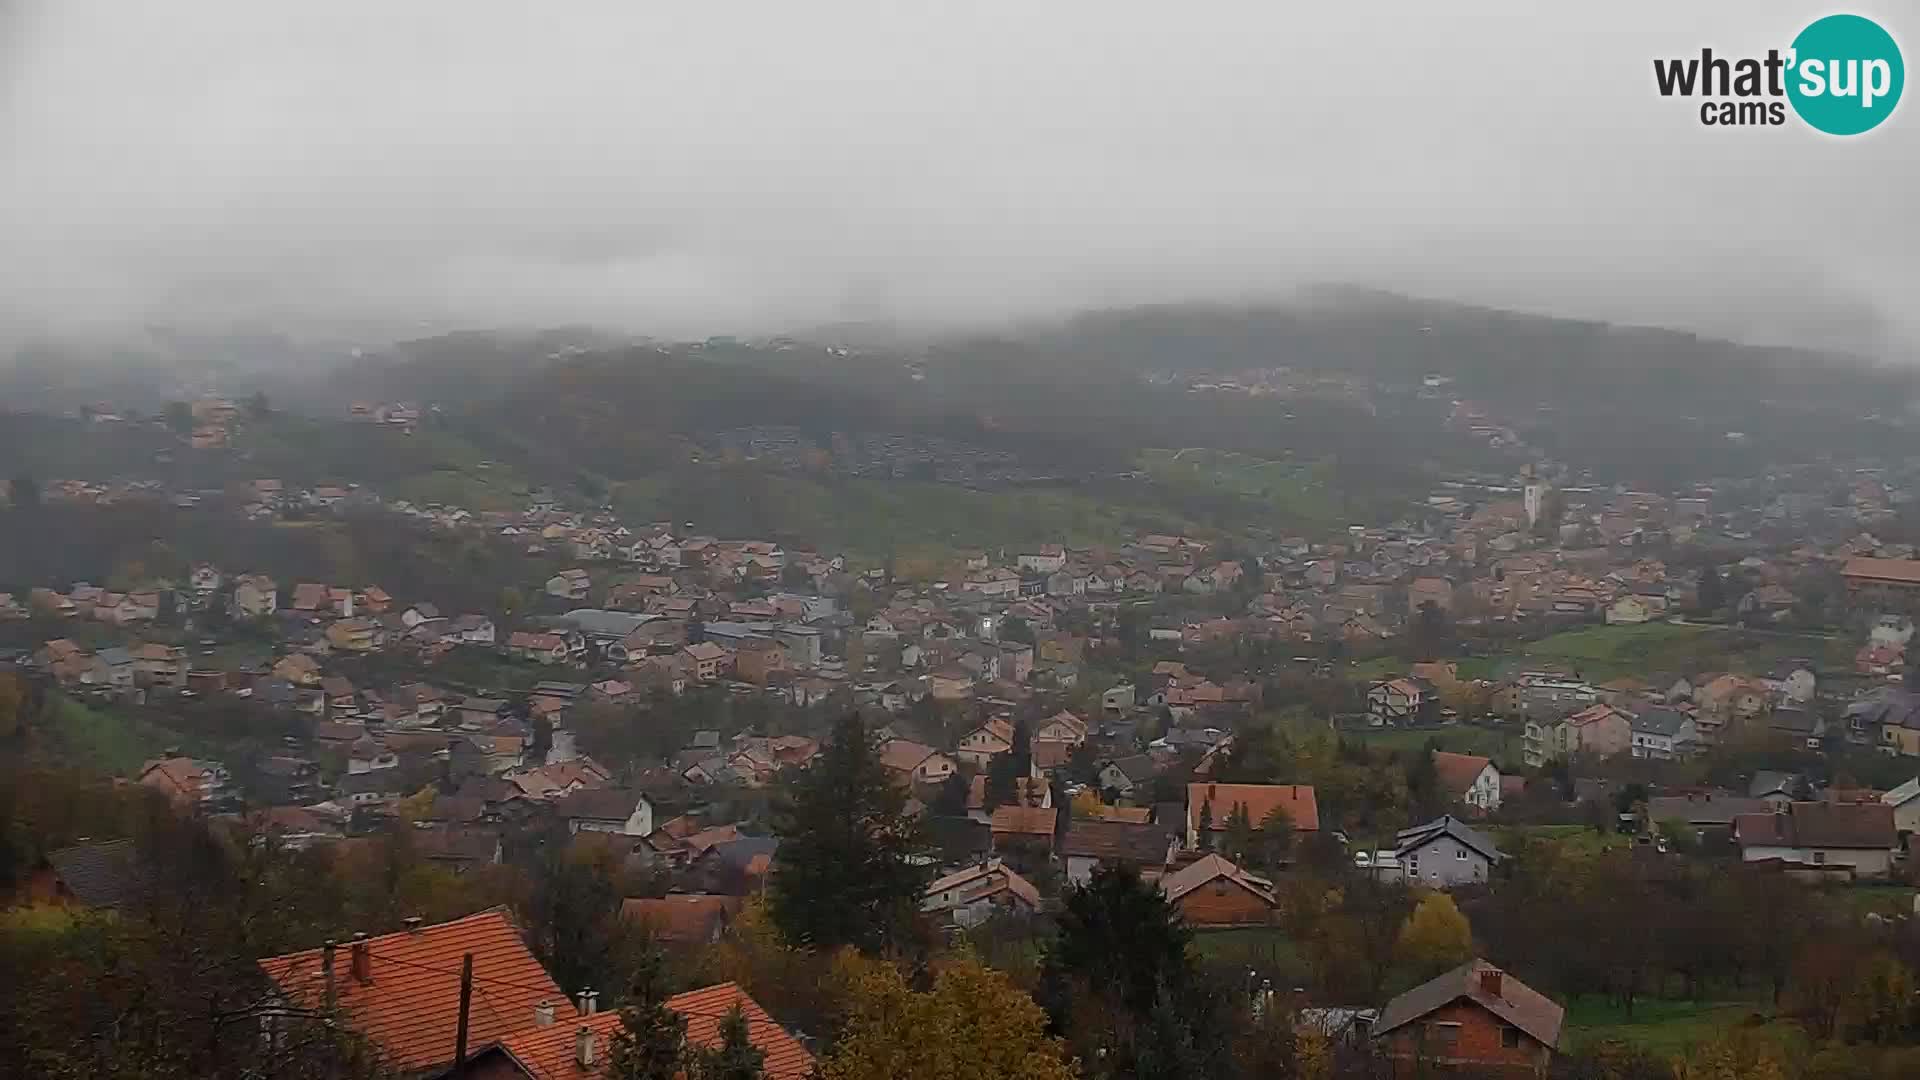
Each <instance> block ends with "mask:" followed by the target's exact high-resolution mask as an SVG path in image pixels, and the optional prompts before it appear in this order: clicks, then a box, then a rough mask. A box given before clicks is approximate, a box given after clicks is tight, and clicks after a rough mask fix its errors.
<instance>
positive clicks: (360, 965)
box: [349, 930, 373, 984]
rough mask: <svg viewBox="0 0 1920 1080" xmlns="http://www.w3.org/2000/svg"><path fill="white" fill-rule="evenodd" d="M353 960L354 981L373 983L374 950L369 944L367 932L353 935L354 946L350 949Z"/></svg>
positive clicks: (363, 931) (362, 931)
mask: <svg viewBox="0 0 1920 1080" xmlns="http://www.w3.org/2000/svg"><path fill="white" fill-rule="evenodd" d="M349 952H350V953H351V959H352V968H353V981H354V982H357V983H362V984H365V983H370V982H372V981H373V950H372V948H371V947H369V946H368V944H367V932H366V931H365V930H361V931H359V932H357V933H355V934H354V935H353V945H352V947H351V948H350V949H349Z"/></svg>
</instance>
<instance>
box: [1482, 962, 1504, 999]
mask: <svg viewBox="0 0 1920 1080" xmlns="http://www.w3.org/2000/svg"><path fill="white" fill-rule="evenodd" d="M1502 981H1503V980H1502V979H1501V977H1500V969H1499V968H1491V967H1489V968H1481V969H1480V992H1481V993H1483V994H1486V995H1487V996H1488V997H1502V996H1504V995H1502V994H1501V993H1500V988H1501V983H1502Z"/></svg>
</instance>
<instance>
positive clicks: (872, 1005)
mask: <svg viewBox="0 0 1920 1080" xmlns="http://www.w3.org/2000/svg"><path fill="white" fill-rule="evenodd" d="M835 968H836V970H835V975H836V978H835V983H836V985H837V988H838V992H839V996H840V998H841V1000H842V1002H843V1009H844V1021H845V1022H844V1024H843V1026H842V1028H841V1033H840V1039H839V1041H838V1042H837V1043H835V1045H834V1050H833V1053H832V1054H831V1055H830V1056H828V1057H827V1058H826V1059H825V1060H824V1061H822V1062H821V1063H820V1073H821V1075H822V1076H823V1077H825V1078H826V1080H896V1078H898V1077H905V1076H939V1077H948V1078H951V1080H1001V1078H1006V1080H1071V1078H1072V1077H1073V1076H1074V1075H1075V1073H1074V1068H1073V1065H1072V1063H1071V1062H1069V1061H1068V1060H1067V1059H1066V1054H1065V1048H1064V1046H1063V1045H1062V1043H1061V1042H1060V1041H1059V1040H1058V1039H1054V1038H1050V1037H1048V1035H1047V1033H1046V1021H1047V1017H1046V1013H1045V1012H1043V1011H1042V1010H1041V1008H1040V1006H1039V1005H1037V1004H1035V1003H1034V1001H1033V999H1032V998H1031V997H1028V996H1027V994H1026V993H1025V992H1023V991H1022V990H1021V989H1020V988H1019V987H1017V986H1015V985H1014V984H1013V982H1012V980H1010V979H1009V978H1007V976H1006V975H1005V974H1004V973H1003V972H1000V971H996V970H994V969H992V968H989V967H986V966H985V965H983V964H981V963H980V961H979V960H978V959H976V958H975V957H974V956H973V955H972V954H971V953H970V952H966V951H962V952H960V953H958V954H956V955H953V956H950V957H948V958H947V959H945V960H944V961H942V962H941V964H940V965H939V966H938V968H937V970H936V972H935V974H934V976H933V983H932V986H931V987H930V988H929V989H927V990H924V991H917V990H914V989H913V988H912V986H911V985H910V984H909V983H908V980H907V977H906V975H905V973H903V972H902V971H901V970H900V968H898V967H897V966H895V965H893V964H891V963H889V962H887V961H884V960H875V959H869V958H867V957H863V956H860V955H859V954H857V953H847V954H843V956H842V958H841V959H840V960H839V961H838V962H837V963H836V965H835Z"/></svg>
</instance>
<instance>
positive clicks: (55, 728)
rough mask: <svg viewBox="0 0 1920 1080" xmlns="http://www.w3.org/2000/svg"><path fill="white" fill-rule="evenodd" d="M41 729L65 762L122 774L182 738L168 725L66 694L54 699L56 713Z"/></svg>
mask: <svg viewBox="0 0 1920 1080" xmlns="http://www.w3.org/2000/svg"><path fill="white" fill-rule="evenodd" d="M41 731H42V732H43V733H44V734H45V735H46V737H47V741H48V743H49V744H50V748H53V749H54V750H55V752H56V753H57V754H58V756H59V757H60V759H61V760H62V761H63V762H64V763H66V764H68V765H75V766H86V767H93V768H98V769H100V770H102V771H104V772H111V773H115V774H119V775H131V774H132V773H134V772H136V771H138V770H139V768H140V766H141V765H142V764H144V763H145V762H147V761H148V760H150V759H152V758H156V757H159V756H160V752H161V751H162V750H164V749H166V748H167V747H168V746H172V745H177V744H178V743H179V741H180V737H179V736H178V735H177V734H175V733H174V732H171V731H168V730H166V729H165V728H161V727H158V726H155V725H153V724H150V723H147V722H144V721H141V720H136V719H133V718H132V717H128V716H126V715H124V714H122V713H120V712H119V711H118V710H114V709H95V708H91V707H89V706H87V705H84V704H82V703H80V702H78V701H74V700H73V699H71V698H66V697H56V698H55V699H54V700H53V705H52V714H51V715H50V716H49V717H48V718H47V721H46V723H45V724H44V726H42V728H41Z"/></svg>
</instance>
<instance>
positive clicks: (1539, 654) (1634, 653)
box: [1522, 622, 1833, 679]
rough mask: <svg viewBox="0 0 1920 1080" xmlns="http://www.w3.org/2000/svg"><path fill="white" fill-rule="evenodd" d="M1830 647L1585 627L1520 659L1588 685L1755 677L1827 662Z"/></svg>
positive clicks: (1802, 641) (1697, 630)
mask: <svg viewBox="0 0 1920 1080" xmlns="http://www.w3.org/2000/svg"><path fill="white" fill-rule="evenodd" d="M1832 652H1833V643H1832V642H1829V641H1827V640H1825V639H1823V638H1818V637H1804V636H1800V635H1793V634H1771V633H1769V634H1749V633H1744V632H1742V631H1740V630H1737V629H1729V628H1722V627H1712V626H1693V625H1677V624H1674V623H1663V622H1652V623H1641V624H1639V625H1637V626H1588V627H1582V628H1581V629H1578V630H1568V631H1565V632H1563V633H1558V634H1554V635H1553V636H1551V637H1546V638H1542V639H1540V640H1539V641H1536V642H1533V643H1532V644H1530V645H1528V646H1527V647H1526V648H1525V649H1524V650H1522V655H1524V656H1528V657H1534V658H1538V659H1543V660H1557V661H1560V662H1562V663H1565V664H1567V665H1569V666H1571V667H1573V668H1575V669H1576V670H1578V671H1579V672H1580V674H1582V675H1583V676H1585V677H1587V678H1591V679H1611V678H1616V677H1618V676H1621V675H1646V674H1666V673H1676V674H1677V673H1682V672H1684V673H1687V674H1699V673H1701V672H1707V671H1716V670H1718V671H1735V672H1739V673H1742V674H1748V675H1758V674H1763V673H1765V671H1766V670H1767V669H1768V668H1770V667H1772V666H1773V665H1774V664H1775V663H1777V662H1778V661H1780V660H1783V659H1788V658H1795V657H1805V658H1808V659H1811V660H1814V661H1815V662H1816V663H1820V662H1823V661H1826V662H1831V660H1832Z"/></svg>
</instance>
